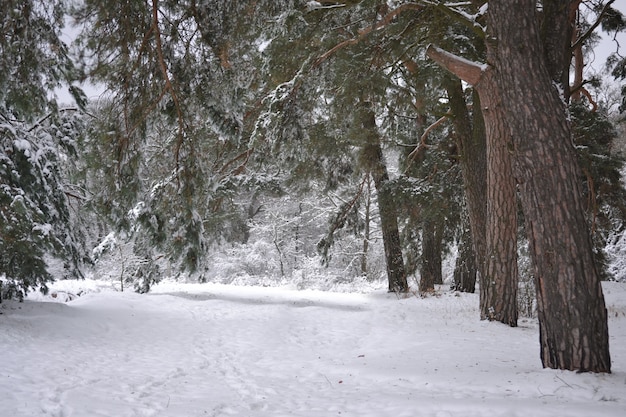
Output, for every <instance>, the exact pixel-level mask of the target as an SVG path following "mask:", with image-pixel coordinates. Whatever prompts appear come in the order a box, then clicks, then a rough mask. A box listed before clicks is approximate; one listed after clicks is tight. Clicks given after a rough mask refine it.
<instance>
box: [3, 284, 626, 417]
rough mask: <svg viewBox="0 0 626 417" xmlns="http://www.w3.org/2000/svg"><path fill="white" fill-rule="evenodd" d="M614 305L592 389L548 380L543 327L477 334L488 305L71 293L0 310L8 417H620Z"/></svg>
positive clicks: (247, 293) (252, 292)
mask: <svg viewBox="0 0 626 417" xmlns="http://www.w3.org/2000/svg"><path fill="white" fill-rule="evenodd" d="M79 292H81V293H82V295H81V296H80V297H76V298H74V299H73V300H71V301H67V300H68V299H70V298H73V296H72V295H70V294H77V293H79ZM605 294H606V297H607V304H608V309H609V316H610V322H609V326H610V332H611V343H612V345H611V353H612V358H613V371H614V372H613V374H610V375H595V374H576V373H573V372H562V371H553V370H544V369H542V368H541V364H540V362H539V345H538V333H537V325H536V323H535V322H534V320H522V321H521V322H520V327H519V328H516V329H513V328H509V327H506V326H504V325H500V324H495V323H488V322H481V321H479V320H478V319H477V315H478V313H477V303H478V300H477V296H476V295H468V294H453V293H445V292H443V293H442V294H441V295H440V296H437V297H430V298H426V299H421V298H418V297H414V296H411V297H407V298H404V299H397V298H396V297H395V296H393V295H390V294H387V293H385V292H383V291H374V292H372V293H368V294H338V293H323V292H313V291H291V290H286V289H279V288H251V287H235V286H225V285H215V284H195V285H194V284H187V285H183V284H176V283H164V284H160V285H159V286H157V287H155V288H154V291H153V292H152V293H151V294H148V295H138V294H135V293H133V292H124V293H121V292H116V291H114V290H113V288H112V287H111V286H110V284H107V283H104V282H96V281H83V282H75V281H63V282H59V283H57V284H55V285H54V286H53V288H52V292H51V295H49V296H47V297H43V296H41V295H35V296H31V299H30V300H27V301H26V302H24V303H17V302H8V303H7V302H5V303H3V304H2V306H1V307H0V312H1V313H2V314H1V315H0V352H1V356H0V357H1V359H2V362H1V363H2V365H1V366H0V395H1V398H2V403H1V405H0V416H2V417H22V416H56V417H61V416H62V417H69V416H74V417H96V416H107V417H124V416H129V417H130V416H180V417H196V416H197V417H201V416H303V417H306V416H319V417H330V416H358V417H364V416H377V417H379V416H393V417H400V416H433V417H444V416H459V417H461V416H462V417H471V416H489V417H497V416H506V417H512V416H523V417H533V416H550V417H552V416H559V417H563V416H580V417H598V416H620V417H623V416H624V415H626V411H625V410H626V284H623V283H621V284H620V283H606V285H605ZM53 296H56V297H55V298H54V297H53ZM51 301H52V302H51Z"/></svg>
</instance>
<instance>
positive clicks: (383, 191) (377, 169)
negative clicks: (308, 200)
mask: <svg viewBox="0 0 626 417" xmlns="http://www.w3.org/2000/svg"><path fill="white" fill-rule="evenodd" d="M363 152H364V154H367V157H368V159H369V160H370V162H372V163H373V164H374V166H373V167H372V171H371V174H372V178H373V179H374V186H375V187H376V192H377V194H378V212H379V216H380V228H381V230H382V234H383V246H384V247H385V260H386V264H387V277H388V280H389V291H391V292H407V291H408V290H409V285H408V282H407V278H406V271H405V269H404V258H403V256H402V246H401V244H400V232H399V230H398V214H397V211H396V206H395V202H394V201H393V196H392V195H391V192H390V190H389V187H388V183H389V174H388V173H387V167H386V165H385V163H384V159H383V151H382V148H381V147H380V144H377V145H366V147H365V149H364V150H363Z"/></svg>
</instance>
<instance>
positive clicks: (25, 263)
mask: <svg viewBox="0 0 626 417" xmlns="http://www.w3.org/2000/svg"><path fill="white" fill-rule="evenodd" d="M64 7H65V3H64V2H63V1H46V2H44V1H33V0H28V1H3V2H2V10H3V14H2V17H1V18H0V26H1V28H0V30H1V32H2V33H3V36H2V38H0V57H1V58H0V71H1V72H2V74H4V75H3V77H2V78H1V79H0V146H1V147H2V148H1V150H0V160H1V162H0V275H1V276H2V279H3V281H4V288H3V289H2V293H3V295H4V296H18V297H19V298H22V297H23V296H24V294H25V292H26V291H28V290H30V289H35V288H39V289H41V290H42V291H46V288H47V286H46V284H47V283H48V282H50V281H51V280H52V279H53V278H55V277H56V278H61V277H69V276H80V275H81V273H80V270H79V266H80V263H81V262H82V261H83V260H84V258H85V255H84V251H83V250H82V248H81V247H82V245H81V242H80V238H79V236H78V235H79V232H78V231H76V230H73V229H72V227H71V214H70V208H69V202H68V195H69V193H70V190H67V189H66V188H65V182H64V178H65V177H64V173H63V170H62V165H63V163H64V160H65V158H73V157H74V156H75V155H76V149H75V143H76V141H77V140H78V137H79V136H80V130H81V129H80V123H76V122H77V119H72V115H71V114H70V113H73V112H69V113H68V112H61V113H59V111H58V107H57V105H56V102H55V100H54V98H51V97H53V94H54V89H55V88H57V87H59V86H60V85H61V83H62V82H65V83H72V82H73V81H74V79H75V77H76V75H77V73H76V71H75V68H74V66H73V64H72V61H71V60H70V58H69V55H68V48H67V46H66V45H65V44H64V43H63V42H62V41H61V40H60V31H61V28H62V27H63V22H64V20H63V19H64V12H65V8H64ZM72 91H73V92H74V93H76V94H77V95H78V94H79V90H78V89H76V88H74V87H73V88H72ZM57 263H60V265H61V269H60V270H58V268H57V267H56V264H57ZM0 296H1V294H0Z"/></svg>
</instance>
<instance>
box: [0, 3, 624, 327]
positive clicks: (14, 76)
mask: <svg viewBox="0 0 626 417" xmlns="http://www.w3.org/2000/svg"><path fill="white" fill-rule="evenodd" d="M490 3H491V4H490V5H489V7H487V5H486V3H485V4H483V2H478V1H468V2H461V3H454V4H446V3H445V2H432V1H420V2H400V1H375V0H363V1H346V2H336V1H322V2H315V1H307V2H305V1H295V0H293V1H290V0H284V1H273V2H265V1H261V0H259V1H252V2H251V1H232V2H222V1H193V0H191V1H184V2H180V1H167V0H161V1H157V0H152V1H139V0H133V1H109V2H106V4H105V3H103V2H97V1H89V0H87V1H84V2H65V1H51V2H40V1H32V0H29V1H10V0H3V1H2V9H3V10H8V12H7V13H6V14H5V15H4V17H3V18H2V34H3V37H2V40H1V41H0V47H1V48H2V49H1V52H2V58H1V62H0V65H1V67H0V73H2V74H3V76H2V79H1V81H0V117H1V119H0V135H1V136H0V140H1V141H2V146H3V148H2V153H1V155H0V157H1V158H2V161H1V165H0V169H1V171H0V178H1V181H2V183H1V185H2V188H1V190H0V212H1V215H2V220H1V224H0V228H1V230H0V233H1V234H0V236H1V238H0V255H1V259H0V274H2V287H1V292H2V297H3V298H7V297H17V298H21V297H23V296H24V295H25V292H26V291H28V290H31V289H41V290H42V291H45V290H46V288H47V286H46V284H47V283H49V282H50V281H51V280H53V279H64V278H72V277H83V276H90V275H94V276H97V277H99V278H108V279H110V280H115V281H117V282H119V286H120V289H122V290H123V289H125V288H128V287H132V288H134V289H136V290H137V291H140V292H147V291H149V289H150V286H151V285H153V284H154V283H156V282H158V281H160V280H162V279H163V278H172V279H176V280H182V281H200V282H207V281H211V282H222V283H242V284H247V285H294V286H296V287H298V288H318V289H338V288H341V286H342V285H343V284H346V283H350V287H352V288H353V287H354V282H355V281H361V282H363V285H366V286H371V285H372V284H374V285H376V284H378V285H384V286H388V288H389V290H390V291H395V292H406V291H408V290H409V288H413V290H414V291H415V292H419V293H420V294H422V295H426V294H429V293H432V292H433V291H434V289H435V285H437V284H443V283H444V282H445V283H446V284H449V285H450V286H452V287H453V288H454V289H457V290H459V291H471V292H473V291H474V290H475V289H476V288H477V281H479V283H478V284H479V285H478V288H479V290H480V291H481V316H482V318H487V319H495V320H500V321H504V322H507V323H509V324H511V325H516V320H517V315H518V312H519V313H521V314H523V315H527V316H534V315H536V314H537V310H538V309H539V313H540V314H541V311H542V309H541V306H538V304H537V298H536V293H537V289H536V285H535V284H536V282H537V279H538V278H537V276H538V274H537V271H538V270H537V269H533V262H531V259H538V258H537V256H535V258H533V256H532V254H531V252H532V251H533V250H535V248H536V247H537V245H536V244H535V240H534V239H535V238H534V237H533V236H535V234H533V233H529V232H528V227H529V225H531V224H534V223H532V222H533V221H534V220H533V219H531V218H530V217H531V214H532V213H530V212H529V211H528V209H527V207H528V206H527V205H524V204H527V203H524V202H525V201H526V200H525V199H524V198H523V190H522V187H521V186H519V184H520V180H519V179H520V178H521V177H522V176H523V175H521V174H515V175H513V174H512V173H511V172H512V171H511V170H512V169H513V168H511V167H510V166H509V165H505V166H504V168H502V169H500V168H497V166H496V165H490V161H496V159H495V158H493V157H489V156H488V155H493V154H490V153H489V152H490V150H489V149H496V148H495V147H494V148H490V146H492V145H488V144H487V143H486V142H485V140H487V141H488V140H489V137H490V136H489V132H490V129H492V127H490V125H489V123H487V128H486V129H485V128H484V126H483V122H482V119H483V118H485V121H487V122H488V117H489V116H488V115H487V116H486V117H484V116H485V115H483V114H482V113H483V111H484V110H486V109H487V107H485V106H481V105H480V104H479V103H480V102H481V101H484V100H485V99H486V98H488V97H487V94H486V93H485V95H481V91H480V88H481V87H480V86H481V85H485V84H484V83H481V82H476V85H474V83H472V82H471V80H469V81H468V80H467V79H464V81H465V82H461V81H460V80H459V79H458V78H456V77H454V76H453V75H451V74H450V73H449V72H447V71H445V70H444V69H443V68H442V66H443V67H446V65H445V63H444V64H442V62H441V59H439V60H438V59H437V51H439V52H451V53H452V54H454V55H450V56H455V57H458V56H462V57H463V58H464V59H465V60H466V61H467V62H476V63H480V62H489V64H490V65H493V64H494V62H496V60H497V58H498V57H499V56H498V55H493V54H492V52H491V49H490V48H491V47H490V43H489V39H491V38H490V36H492V34H490V33H489V30H491V28H492V27H495V26H496V25H491V26H490V25H488V24H487V22H488V19H493V18H494V17H493V16H495V15H496V13H495V12H493V13H491V11H493V10H494V7H495V8H496V9H495V10H496V11H497V7H498V4H499V2H490ZM519 3H520V4H522V3H524V4H526V5H529V4H531V3H532V2H527V1H526V2H524V1H521V2H519ZM613 4H614V1H604V2H602V1H568V2H557V1H554V2H545V1H544V2H542V4H541V6H542V7H540V8H535V7H534V6H533V15H534V17H535V18H536V21H537V25H538V26H537V27H538V29H537V33H538V34H539V35H541V39H542V42H543V48H544V50H545V51H546V54H548V53H549V52H550V50H551V49H550V47H551V43H550V40H551V39H557V38H558V37H557V36H556V35H553V34H550V33H549V32H550V27H551V26H552V24H553V23H555V22H560V20H559V19H561V17H563V16H564V17H566V19H565V20H566V21H567V22H568V25H569V26H568V27H567V31H568V32H567V33H568V36H569V37H568V38H567V43H568V48H567V57H568V59H567V62H566V66H564V65H563V64H561V67H560V68H559V69H558V71H556V72H557V73H558V74H557V75H556V76H555V77H554V78H553V81H554V85H555V86H558V91H559V92H560V93H559V94H562V97H561V99H562V101H563V103H564V106H566V107H567V112H568V113H567V114H568V118H567V120H568V123H570V125H571V135H570V136H569V138H570V143H571V144H572V145H573V146H570V148H571V149H574V150H575V155H576V164H577V165H576V166H577V169H576V171H575V174H573V175H568V176H567V177H568V179H569V180H571V181H573V182H575V183H576V184H577V185H575V187H573V188H576V189H578V188H579V189H580V196H581V201H582V203H583V204H582V206H584V207H583V209H584V216H585V224H586V226H585V227H584V229H585V231H584V233H583V232H580V233H582V234H583V235H584V236H588V237H590V238H591V239H592V243H593V245H592V248H593V259H594V261H593V262H594V265H595V267H594V268H595V269H597V271H598V275H599V276H600V277H601V279H604V280H609V279H612V280H622V281H623V280H624V279H625V278H626V275H624V274H625V272H624V271H626V233H625V230H626V229H625V227H624V221H625V219H626V194H625V191H624V184H623V180H622V178H623V158H624V147H625V143H624V141H625V134H624V130H625V123H624V113H623V112H624V110H625V109H626V87H624V85H623V83H624V81H623V80H624V78H626V61H625V60H624V57H623V51H622V50H620V48H619V46H620V45H619V44H617V43H616V49H615V51H614V52H613V53H611V54H610V55H609V57H608V59H607V62H606V65H604V66H603V67H602V68H601V69H600V70H595V71H594V70H592V68H591V67H590V66H589V65H588V64H587V63H588V61H589V60H590V59H591V57H592V55H593V51H594V48H596V47H597V45H598V42H599V39H600V38H599V35H598V32H599V31H604V32H605V33H606V34H608V36H613V35H615V34H617V33H619V32H621V31H623V30H624V28H626V22H625V20H624V16H623V14H622V13H620V12H619V10H617V9H616V8H614V7H613ZM552 6H554V8H551V7H552ZM559 7H560V8H559ZM511 19H515V17H513V18H511ZM520 22H521V21H520ZM510 23H511V24H515V23H519V22H515V21H514V20H513V21H512V22H510ZM66 26H70V27H72V29H71V30H72V31H77V36H76V39H75V41H74V42H73V43H72V44H71V45H70V44H67V43H65V42H63V40H62V39H63V33H64V32H63V31H64V30H66V31H67V29H64V28H65V27H66ZM527 33H530V32H529V31H528V32H527ZM429 45H436V46H437V47H438V48H432V47H431V48H428V47H429ZM439 48H442V49H439ZM539 55H541V54H534V56H539ZM445 56H447V57H448V58H449V57H450V56H448V55H445ZM457 62H458V61H457ZM520 62H521V61H520ZM520 62H510V63H509V66H510V67H511V68H518V64H520ZM548 63H550V62H549V59H548ZM440 65H441V66H440ZM486 65H487V64H485V67H480V68H481V70H483V71H484V70H485V68H487V67H486ZM556 66H558V65H556ZM447 69H448V70H450V67H449V66H448V67H447ZM451 72H454V71H452V70H451ZM519 72H520V73H522V69H521V66H519ZM456 75H457V76H458V75H459V74H456ZM550 75H552V74H550ZM564 77H565V79H564ZM460 78H463V77H462V76H460ZM527 78H529V79H530V78H533V77H527ZM538 78H539V77H538ZM609 79H613V80H616V81H617V86H616V84H614V83H609V82H607V80H609ZM85 83H91V84H94V85H98V86H101V87H102V88H103V90H104V93H103V94H101V95H100V96H99V97H98V98H97V99H96V100H89V99H87V96H86V95H85V93H84V92H83V91H82V90H81V88H80V86H81V85H85ZM620 83H621V85H620ZM60 86H67V87H68V91H69V92H70V94H71V95H72V97H73V99H74V100H75V105H72V106H70V107H67V106H63V105H59V104H58V102H57V97H56V95H55V91H58V88H59V87H60ZM472 87H475V88H472ZM554 90H555V91H557V89H554ZM492 91H493V90H490V91H489V92H492ZM520 101H522V102H524V100H523V99H521V97H520ZM546 113H550V111H547V110H546ZM552 113H555V112H552ZM540 116H541V112H535V116H534V118H535V119H537V120H540V119H541V117H540ZM496 120H503V119H502V118H498V117H496ZM511 120H513V119H511ZM464 123H465V124H464ZM510 125H511V129H512V132H509V133H510V134H511V138H508V139H507V138H506V137H501V139H502V140H501V141H500V142H499V143H501V144H502V148H501V149H504V150H505V152H504V153H505V154H506V153H511V154H516V155H517V153H518V151H519V150H521V149H522V147H521V145H520V144H519V142H516V140H517V138H518V137H522V136H524V135H522V134H520V133H519V132H520V131H521V130H520V129H515V128H514V126H515V124H514V123H510ZM465 128H468V129H469V130H467V131H464V129H465ZM485 132H486V133H485ZM509 133H507V134H506V135H505V136H507V135H508V134H509ZM525 133H526V132H525ZM468 138H469V139H468ZM481 138H482V142H481ZM468 140H470V142H468ZM470 145H471V146H470ZM472 152H475V153H474V154H472ZM558 154H560V152H559V153H558ZM481 155H482V156H481ZM546 158H548V157H547V156H546ZM546 161H548V159H546ZM481 164H484V165H481ZM555 165H558V164H555ZM500 166H502V165H500ZM489 172H491V173H492V174H489ZM507 172H508V173H507ZM476 173H478V174H476ZM473 174H476V175H475V176H477V177H480V178H474V179H473V180H472V178H471V177H472V175H473ZM490 175H491V176H490ZM498 178H503V179H504V180H505V181H506V180H508V181H509V183H508V184H509V185H508V186H510V188H511V190H513V191H512V192H513V194H512V195H513V197H511V196H510V195H509V196H508V197H506V198H504V200H503V201H506V202H508V203H511V204H512V206H511V205H510V204H509V205H508V206H507V204H501V205H498V204H495V203H493V202H494V201H498V200H497V198H498V197H497V196H496V195H493V194H490V193H489V192H490V190H496V191H498V190H504V189H506V187H507V186H506V185H503V186H500V185H501V184H502V183H498V184H500V185H498V186H495V187H494V185H493V184H495V181H496V180H498ZM514 178H516V180H517V181H518V185H517V189H516V184H515V182H514ZM472 181H474V182H473V183H472ZM511 181H513V182H511ZM481 184H482V185H481ZM511 184H513V185H512V186H511ZM570 188H572V187H570ZM573 188H572V189H573ZM494 192H495V191H494ZM548 192H550V189H548ZM472 193H474V195H473V194H472ZM516 194H519V195H520V196H522V198H521V200H520V201H519V202H518V199H517V197H516ZM553 194H554V196H555V198H559V194H558V193H557V192H556V191H554V193H553ZM470 199H471V201H470ZM476 202H478V203H479V204H478V205H479V206H481V207H482V210H483V211H484V213H483V214H482V222H483V223H482V224H483V226H482V230H483V232H482V233H484V236H482V237H481V236H480V233H478V232H477V231H478V230H480V228H479V227H477V224H478V223H479V222H478V221H477V220H476V218H477V216H478V214H477V213H478V212H480V210H477V209H480V208H481V207H478V208H477V207H476ZM481 202H482V203H481ZM473 204H474V205H473ZM501 207H508V209H507V210H508V212H506V213H505V212H503V211H500V210H499V209H500V208H501ZM510 207H513V209H512V210H511V209H510ZM576 207H577V206H576ZM574 211H575V210H574ZM494 213H495V216H496V217H492V218H490V217H488V216H490V215H494ZM498 216H500V217H498ZM507 216H508V217H507ZM478 217H480V216H478ZM505 217H507V218H506V219H505ZM496 221H497V222H496ZM500 221H502V223H498V222H500ZM502 231H504V233H509V234H508V235H506V236H505V235H504V234H502ZM545 234H546V235H553V234H552V233H549V232H546V233H545ZM529 236H530V238H529ZM584 236H583V237H584ZM498 239H501V240H500V241H501V242H506V244H505V245H498V244H497V242H498V241H499V240H498ZM583 240H584V239H583ZM566 246H569V245H566ZM501 247H502V248H505V249H506V250H508V251H509V252H506V253H505V252H499V254H498V256H500V255H501V256H502V259H500V260H499V262H500V264H499V265H498V264H497V263H493V264H492V263H490V261H489V260H490V259H496V258H498V257H496V256H491V257H487V256H486V255H485V253H486V252H485V251H487V252H489V250H488V249H489V248H491V249H493V248H501ZM481 248H482V249H481ZM489 253H492V252H489ZM557 258H558V257H557ZM494 262H495V261H494ZM534 264H535V265H537V264H539V263H538V262H535V263H534ZM535 267H536V266H535ZM499 268H501V269H503V270H504V269H505V270H506V271H507V272H506V274H504V275H506V279H508V280H511V281H512V284H511V283H507V284H503V285H502V288H504V290H502V289H501V288H500V287H499V284H500V282H501V281H499V280H497V279H495V278H494V279H493V280H490V279H487V277H489V276H492V275H491V274H495V275H493V276H496V275H497V274H496V273H494V272H493V271H495V270H498V269H499ZM541 276H543V275H541ZM492 281H493V282H494V283H495V282H497V283H498V285H495V286H493V288H492V287H491V286H490V283H491V282H492ZM502 282H503V283H504V282H505V281H504V279H503V281H502ZM591 282H592V284H591V285H590V287H592V288H593V280H592V281H591ZM507 288H508V290H507ZM577 288H578V287H577ZM584 288H587V287H586V286H584ZM509 290H510V291H509ZM507 291H509V292H507ZM564 292H567V291H564ZM583 292H585V293H586V292H589V296H590V297H592V298H593V297H595V296H594V295H593V291H587V290H584V291H583ZM505 296H506V297H508V298H506V299H507V300H508V301H507V302H505V303H502V302H500V301H501V300H503V299H505ZM595 298H598V297H595ZM602 303H603V301H602ZM501 305H506V306H505V307H506V308H505V307H502V310H503V311H502V312H501V311H500V309H501ZM509 309H514V310H515V311H509ZM505 310H506V311H505ZM600 321H601V320H600Z"/></svg>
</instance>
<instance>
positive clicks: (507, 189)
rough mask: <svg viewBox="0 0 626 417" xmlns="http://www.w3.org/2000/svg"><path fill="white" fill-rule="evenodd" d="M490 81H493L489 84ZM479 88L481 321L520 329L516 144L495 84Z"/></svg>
mask: <svg viewBox="0 0 626 417" xmlns="http://www.w3.org/2000/svg"><path fill="white" fill-rule="evenodd" d="M487 81H489V82H487ZM490 81H491V80H489V79H485V80H484V81H482V82H481V85H479V87H478V88H477V89H478V93H479V95H480V97H481V105H482V112H483V117H484V120H485V128H486V133H487V134H486V138H487V233H486V243H487V248H486V249H487V253H486V259H485V262H486V265H485V271H486V272H485V275H486V276H485V277H484V279H481V281H480V283H481V288H480V294H481V300H480V301H481V303H480V304H481V308H480V313H481V318H482V319H488V320H497V321H500V322H502V323H505V324H508V325H509V326H512V327H515V326H517V285H518V268H517V191H516V186H515V178H514V177H513V168H512V160H511V154H512V153H513V144H512V142H511V135H510V131H509V129H508V126H507V124H506V118H505V114H504V109H503V108H502V107H501V105H500V103H499V100H500V98H499V93H498V89H497V88H496V86H495V85H493V84H492V82H490Z"/></svg>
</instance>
